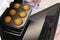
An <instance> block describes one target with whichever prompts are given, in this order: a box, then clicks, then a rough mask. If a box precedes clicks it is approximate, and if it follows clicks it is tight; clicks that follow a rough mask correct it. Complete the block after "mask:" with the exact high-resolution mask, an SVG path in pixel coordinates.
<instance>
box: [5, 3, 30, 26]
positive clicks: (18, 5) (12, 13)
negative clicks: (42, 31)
mask: <svg viewBox="0 0 60 40" xmlns="http://www.w3.org/2000/svg"><path fill="white" fill-rule="evenodd" d="M13 7H14V8H15V9H19V8H20V7H21V5H20V4H19V3H15V4H14V5H13ZM15 9H11V10H10V11H9V14H10V15H12V16H13V15H15V14H16V10H15ZM22 9H23V10H24V11H23V12H19V14H18V16H19V17H21V18H24V17H26V16H27V13H26V12H25V11H28V10H29V9H30V7H29V5H24V6H22ZM4 21H5V22H6V23H10V22H11V21H12V18H11V17H10V16H6V17H5V18H4ZM22 23H23V20H21V19H20V18H16V19H15V20H14V24H15V25H17V26H19V25H21V24H22Z"/></svg>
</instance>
